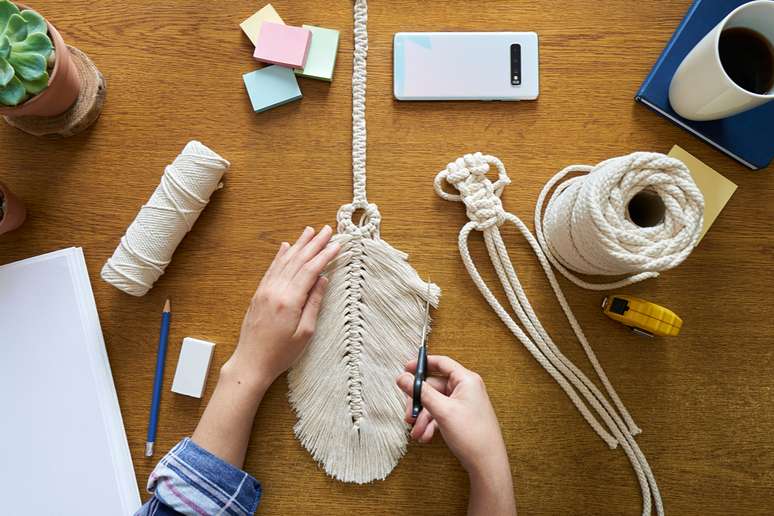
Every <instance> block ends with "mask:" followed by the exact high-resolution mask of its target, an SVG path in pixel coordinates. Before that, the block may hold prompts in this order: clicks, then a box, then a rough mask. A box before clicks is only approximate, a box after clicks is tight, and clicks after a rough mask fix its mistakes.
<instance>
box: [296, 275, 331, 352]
mask: <svg viewBox="0 0 774 516" xmlns="http://www.w3.org/2000/svg"><path fill="white" fill-rule="evenodd" d="M327 288H328V278H323V277H318V278H317V282H316V283H315V284H314V287H312V291H311V292H310V293H309V298H308V299H307V300H306V304H305V305H304V309H303V311H302V312H301V320H300V321H299V323H298V328H297V329H296V335H295V336H296V338H300V339H308V338H309V337H311V336H312V334H313V333H314V330H315V328H316V326H317V315H318V314H319V313H320V306H321V305H322V300H323V296H324V295H325V290H326V289H327Z"/></svg>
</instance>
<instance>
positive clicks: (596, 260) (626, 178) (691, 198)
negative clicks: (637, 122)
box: [535, 152, 704, 290]
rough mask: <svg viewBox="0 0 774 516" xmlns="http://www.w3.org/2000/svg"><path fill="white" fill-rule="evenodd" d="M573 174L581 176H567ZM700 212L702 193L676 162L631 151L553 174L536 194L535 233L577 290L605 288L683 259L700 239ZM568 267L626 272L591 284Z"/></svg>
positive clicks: (646, 275)
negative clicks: (624, 276)
mask: <svg viewBox="0 0 774 516" xmlns="http://www.w3.org/2000/svg"><path fill="white" fill-rule="evenodd" d="M573 173H583V174H584V175H576V176H575V177H570V178H569V179H568V178H567V176H568V175H570V174H573ZM552 191H553V193H551V192H552ZM549 194H551V195H550V196H549ZM546 199H547V202H546ZM544 203H545V212H543V205H544ZM703 215H704V196H703V195H702V193H701V190H699V187H698V186H696V183H695V182H694V180H693V178H692V177H691V174H690V172H689V171H688V168H687V167H686V166H685V164H684V163H683V162H682V161H680V160H678V159H675V158H672V157H669V156H666V155H664V154H660V153H656V152H635V153H632V154H629V155H626V156H620V157H616V158H611V159H608V160H606V161H603V162H601V163H599V164H598V165H596V166H593V167H592V166H588V165H572V166H570V167H567V168H565V169H564V170H562V171H561V172H559V173H558V174H556V175H555V176H554V177H553V178H552V179H551V180H550V181H548V183H546V185H545V187H544V188H543V191H542V192H541V194H540V197H539V198H538V202H537V206H536V208H535V230H536V233H537V238H538V241H539V242H540V246H541V247H542V248H543V251H544V252H545V254H546V255H547V257H548V259H549V260H550V261H551V263H552V264H553V265H554V266H555V267H556V268H557V269H558V270H559V271H560V272H561V273H562V274H563V275H564V276H565V277H567V278H568V279H569V280H570V281H572V282H573V283H575V284H576V285H578V286H581V287H583V288H588V289H593V290H606V289H610V288H618V287H621V286H625V285H629V284H632V283H636V282H638V281H642V280H644V279H647V278H652V277H655V276H658V274H659V272H660V271H665V270H668V269H671V268H673V267H676V266H677V265H679V264H681V263H682V262H683V261H684V260H685V259H686V258H687V257H688V255H689V254H690V253H691V251H693V249H694V247H696V244H698V242H699V238H700V236H701V231H702V228H703V225H704V218H703ZM571 271H574V272H579V273H582V274H590V275H603V276H616V275H627V274H628V275H629V276H628V277H627V278H625V279H623V280H621V281H616V282H612V283H604V284H596V283H589V282H587V281H584V280H582V279H580V278H578V277H577V276H575V274H573V272H571Z"/></svg>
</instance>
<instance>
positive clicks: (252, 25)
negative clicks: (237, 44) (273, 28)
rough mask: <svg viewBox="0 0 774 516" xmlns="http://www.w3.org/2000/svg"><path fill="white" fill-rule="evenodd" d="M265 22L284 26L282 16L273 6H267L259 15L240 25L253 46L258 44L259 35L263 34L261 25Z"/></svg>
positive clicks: (254, 15)
mask: <svg viewBox="0 0 774 516" xmlns="http://www.w3.org/2000/svg"><path fill="white" fill-rule="evenodd" d="M263 22H272V23H280V24H284V23H285V22H283V21H282V18H280V15H279V14H277V11H275V10H274V7H272V5H271V4H266V5H265V6H263V7H262V8H261V10H259V11H258V12H257V13H255V14H253V15H252V16H250V17H249V18H248V19H246V20H245V21H243V22H242V23H240V24H239V26H240V27H242V31H243V32H244V33H245V35H247V37H248V38H250V41H251V42H252V43H253V46H254V45H255V44H256V43H258V34H260V32H261V25H263Z"/></svg>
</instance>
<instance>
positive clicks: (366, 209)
mask: <svg viewBox="0 0 774 516" xmlns="http://www.w3.org/2000/svg"><path fill="white" fill-rule="evenodd" d="M353 9H354V25H355V27H354V34H355V49H354V51H353V59H352V202H351V203H349V204H345V205H343V206H342V207H341V208H339V212H338V214H337V216H336V219H337V221H338V230H339V232H340V233H346V234H350V235H359V236H365V237H376V238H378V237H379V224H380V222H381V215H380V214H379V207H378V206H377V205H376V204H371V203H369V202H368V198H367V196H366V141H367V133H366V116H365V110H366V79H367V73H366V57H367V56H368V27H367V26H368V4H367V2H366V0H355V4H354V8H353ZM357 210H363V213H362V216H361V219H360V220H359V221H358V223H354V222H353V221H352V215H353V214H354V213H355V212H356V211H357Z"/></svg>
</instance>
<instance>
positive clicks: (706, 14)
mask: <svg viewBox="0 0 774 516" xmlns="http://www.w3.org/2000/svg"><path fill="white" fill-rule="evenodd" d="M748 1H749V0H694V2H693V4H692V5H691V7H690V8H689V9H688V13H687V14H686V15H685V18H683V21H682V22H681V23H680V26H679V27H677V30H675V33H674V34H673V35H672V39H670V40H669V43H667V45H666V47H665V48H664V51H663V52H662V53H661V57H659V58H658V61H656V64H655V66H653V70H651V72H650V74H649V75H648V77H647V79H645V82H643V83H642V86H641V87H640V91H638V92H637V96H636V97H635V99H636V100H637V101H639V102H642V103H643V104H645V105H647V106H648V107H650V108H652V109H653V110H655V111H656V112H658V113H659V114H661V115H663V116H665V117H667V118H668V119H670V120H672V121H673V122H674V123H676V124H677V125H679V126H681V127H682V128H684V129H686V130H688V131H690V132H692V133H693V134H695V135H696V136H698V137H699V138H701V139H702V140H704V141H706V142H707V143H709V144H711V145H713V146H715V147H717V148H718V149H720V150H721V151H723V152H725V153H726V154H728V155H729V156H731V157H732V158H734V159H736V160H737V161H739V162H741V163H742V164H744V165H746V166H747V167H750V168H751V169H753V170H757V169H759V168H765V167H766V166H767V165H768V164H769V163H770V162H771V160H772V159H774V101H772V102H769V103H768V104H764V105H762V106H758V107H757V108H755V109H751V110H750V111H747V112H745V113H740V114H738V115H734V116H732V117H729V118H724V119H722V120H712V121H709V122H694V121H691V120H686V119H685V118H682V117H681V116H680V115H678V114H677V113H675V112H674V111H673V110H672V107H671V106H670V105H669V83H670V82H671V81H672V76H673V75H674V73H675V71H677V67H678V66H679V65H680V63H681V62H682V61H683V58H684V57H685V56H686V55H688V52H690V50H691V49H692V48H693V47H694V46H695V45H696V43H698V42H699V41H700V40H701V38H703V37H704V36H705V35H706V34H707V33H708V32H709V31H710V30H711V29H712V28H713V27H714V26H715V25H717V24H718V22H720V21H721V20H722V19H723V18H725V17H726V15H727V14H728V13H730V12H731V11H733V10H734V9H736V8H737V7H738V6H740V5H742V4H745V3H747V2H748Z"/></svg>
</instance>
